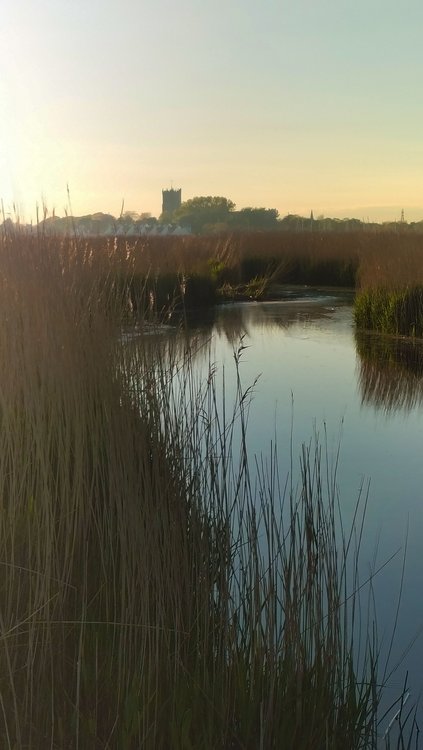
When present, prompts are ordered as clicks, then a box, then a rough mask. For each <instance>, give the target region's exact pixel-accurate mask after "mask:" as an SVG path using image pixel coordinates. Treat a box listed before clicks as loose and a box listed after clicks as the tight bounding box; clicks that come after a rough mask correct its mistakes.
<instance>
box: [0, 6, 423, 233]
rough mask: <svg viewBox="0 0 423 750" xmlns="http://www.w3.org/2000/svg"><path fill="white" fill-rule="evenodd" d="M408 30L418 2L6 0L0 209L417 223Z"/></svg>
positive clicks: (417, 164) (414, 54) (420, 131)
mask: <svg viewBox="0 0 423 750" xmlns="http://www.w3.org/2000/svg"><path fill="white" fill-rule="evenodd" d="M422 32H423V3H422V2H421V0H408V1H407V0H403V2H402V3H400V2H398V0H354V1H353V0H291V1H290V2H285V0H260V2H259V1H258V0H242V1H241V0H213V1H212V0H201V1H199V0H119V2H117V0H114V1H113V2H112V0H5V1H4V3H2V13H1V25H0V197H1V198H2V199H3V201H4V204H5V208H6V211H10V210H11V209H12V204H13V202H15V204H16V205H17V207H18V208H19V212H20V214H21V216H24V217H25V218H28V217H29V216H30V215H31V214H33V210H34V206H35V204H36V202H38V203H39V204H41V203H42V201H45V203H46V204H47V206H48V208H49V209H50V210H51V209H53V208H55V210H56V213H58V214H59V215H63V213H64V208H65V206H66V205H67V189H66V186H67V185H69V189H70V195H71V201H72V210H73V212H74V213H75V214H78V215H80V214H83V213H92V212H94V211H109V212H111V213H113V214H115V215H116V214H118V213H119V212H120V208H121V203H122V199H123V198H124V199H125V208H126V209H128V210H129V209H131V210H136V211H151V212H152V213H153V214H155V215H157V214H159V213H160V210H161V190H162V188H165V187H169V186H170V185H171V182H172V181H173V186H174V187H181V188H182V198H183V199H187V198H189V197H193V196H194V195H225V196H227V197H228V198H231V199H232V200H233V201H234V202H235V203H236V204H237V207H238V208H242V207H244V206H266V207H272V208H277V209H278V210H279V211H280V213H281V214H282V215H285V214H287V213H289V212H290V213H303V214H306V215H308V214H309V213H310V210H311V209H313V211H314V214H315V215H317V214H318V213H324V214H326V215H341V216H342V215H347V214H349V215H352V214H355V215H357V216H358V218H366V217H367V216H370V218H373V217H374V218H385V217H387V216H392V218H399V212H400V210H401V208H402V207H404V209H405V212H406V219H408V220H412V219H414V218H423V97H422V94H421V92H422V88H423V85H422V84H423V80H422V79H423V53H422ZM377 206H379V207H381V208H380V210H375V209H372V208H371V207H377ZM390 206H391V207H392V209H391V210H390V211H388V212H386V211H384V208H383V207H390ZM413 207H414V208H413ZM419 207H422V208H419Z"/></svg>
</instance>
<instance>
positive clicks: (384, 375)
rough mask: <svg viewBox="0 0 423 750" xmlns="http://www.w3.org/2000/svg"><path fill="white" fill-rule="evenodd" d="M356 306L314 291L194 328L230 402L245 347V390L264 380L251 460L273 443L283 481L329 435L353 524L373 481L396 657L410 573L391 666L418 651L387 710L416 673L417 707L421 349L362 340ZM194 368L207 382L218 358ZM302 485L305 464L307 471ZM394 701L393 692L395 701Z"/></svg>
mask: <svg viewBox="0 0 423 750" xmlns="http://www.w3.org/2000/svg"><path fill="white" fill-rule="evenodd" d="M351 302H352V300H351V297H348V296H347V295H345V294H337V293H334V292H326V293H323V292H321V293H317V292H307V295H306V296H304V295H302V296H301V297H296V296H295V295H294V294H292V296H291V297H288V298H287V299H286V300H285V301H278V302H267V303H240V304H233V305H228V306H225V307H221V308H218V309H216V310H214V311H213V312H212V313H210V315H211V316H212V317H211V318H210V319H209V320H208V321H206V322H204V323H199V322H198V321H195V320H194V321H191V326H192V329H193V332H194V331H195V333H196V335H197V336H198V338H199V340H200V341H201V340H202V338H204V339H206V338H207V337H210V347H211V359H212V361H213V362H215V363H216V365H217V368H218V370H222V368H224V369H225V380H226V391H227V394H228V395H229V397H230V394H231V389H233V388H234V383H235V368H234V360H233V352H234V349H236V348H237V347H238V345H239V342H240V339H241V337H243V344H244V346H247V347H248V348H246V349H245V350H244V351H243V353H242V358H241V375H242V378H243V382H244V384H245V386H247V385H249V384H250V383H252V382H253V381H254V380H255V378H256V376H257V375H260V377H259V380H258V382H257V385H256V387H255V394H254V399H253V403H252V406H251V411H250V420H249V441H250V451H251V453H252V454H266V453H268V451H269V447H270V443H271V440H272V439H273V438H274V435H275V433H276V434H277V439H278V451H279V460H280V465H281V474H282V475H283V474H284V472H286V473H288V471H289V452H290V451H289V446H290V442H291V436H292V439H293V445H294V458H295V457H298V459H299V456H300V451H301V445H302V443H308V442H310V439H311V438H312V436H313V434H315V433H316V432H317V433H319V435H320V436H321V438H322V440H323V438H324V435H325V434H326V435H327V444H328V451H329V457H330V458H332V460H334V458H335V456H336V452H337V450H338V448H339V447H340V464H339V468H338V472H337V479H338V486H339V493H340V502H341V505H342V510H343V516H344V518H345V521H346V523H347V524H348V521H350V520H351V519H352V514H353V509H354V507H355V503H356V500H357V496H358V493H359V491H360V487H361V486H362V485H363V481H364V483H365V485H366V483H368V482H370V490H369V502H368V509H367V514H366V523H365V534H364V537H365V538H364V542H363V545H362V551H361V570H362V578H364V577H365V575H366V573H367V572H369V571H370V570H374V569H375V567H376V568H377V567H379V566H380V565H382V563H383V562H384V561H386V560H387V559H388V558H390V557H391V556H392V555H393V554H394V553H397V555H396V557H395V558H394V559H393V560H392V561H391V562H390V563H389V564H387V565H386V566H385V567H384V568H383V569H382V571H381V572H380V573H379V574H378V575H377V576H376V579H375V582H374V589H375V596H376V605H377V616H378V632H379V636H380V637H381V638H382V639H383V638H384V640H383V643H382V648H385V649H387V645H388V642H389V637H390V634H391V632H392V627H393V623H394V619H395V610H396V604H397V597H398V592H399V590H400V581H401V568H402V559H403V554H404V549H405V546H406V547H407V552H406V570H405V585H404V588H403V593H402V601H401V607H400V616H399V622H398V625H397V630H396V636H395V643H394V649H393V657H392V659H391V665H392V666H393V665H394V664H395V662H396V661H397V660H399V659H400V657H401V656H402V654H403V652H404V651H406V650H407V648H408V646H409V645H410V644H411V643H412V642H413V641H414V643H413V645H412V647H411V650H410V651H409V652H408V653H406V655H405V656H404V659H403V661H402V664H401V666H400V667H399V669H398V671H397V672H396V673H395V674H394V675H393V677H392V678H391V680H390V683H389V690H388V693H389V695H388V696H387V697H388V698H389V699H390V698H392V700H394V699H395V698H396V697H398V695H399V693H400V692H401V690H402V687H403V682H404V678H405V673H406V670H408V672H409V675H408V682H409V687H410V688H411V691H412V693H411V697H412V698H413V699H414V701H415V700H416V699H417V698H418V696H419V693H420V690H421V688H422V687H423V635H422V634H421V632H422V633H423V596H422V581H423V451H422V446H423V440H422V437H423V344H420V343H418V344H414V345H412V344H411V343H410V342H405V341H399V340H395V339H389V338H383V337H379V336H375V335H373V336H371V335H368V336H364V335H361V336H359V335H358V334H356V332H355V330H354V324H353V319H352V307H351ZM196 367H197V368H198V373H199V375H200V376H204V377H206V373H207V367H208V358H207V357H206V356H204V357H202V356H201V355H200V356H198V358H197V362H196ZM297 468H298V476H299V462H297ZM389 691H390V692H389Z"/></svg>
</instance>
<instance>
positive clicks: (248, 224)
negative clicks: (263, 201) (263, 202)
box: [231, 208, 279, 229]
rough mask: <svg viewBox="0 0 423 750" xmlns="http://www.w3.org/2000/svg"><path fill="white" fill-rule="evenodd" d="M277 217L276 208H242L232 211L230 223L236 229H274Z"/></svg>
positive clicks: (276, 224)
mask: <svg viewBox="0 0 423 750" xmlns="http://www.w3.org/2000/svg"><path fill="white" fill-rule="evenodd" d="M278 217H279V212H278V211H277V209H276V208H242V209H241V210H240V211H235V212H234V214H233V216H232V220H231V224H232V226H234V227H236V228H237V229H276V227H277V226H278Z"/></svg>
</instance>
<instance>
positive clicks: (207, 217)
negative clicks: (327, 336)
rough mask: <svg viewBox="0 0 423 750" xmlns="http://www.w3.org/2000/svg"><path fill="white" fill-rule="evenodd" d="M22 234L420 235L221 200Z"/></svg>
mask: <svg viewBox="0 0 423 750" xmlns="http://www.w3.org/2000/svg"><path fill="white" fill-rule="evenodd" d="M17 224H19V222H12V220H11V219H10V218H7V219H5V221H4V223H3V226H6V227H7V226H9V227H12V226H16V225H17ZM20 226H21V228H22V229H25V230H26V231H38V232H42V233H45V234H49V235H66V236H70V235H72V234H77V235H79V236H82V237H84V236H86V237H91V236H143V235H178V234H181V235H182V234H183V235H185V234H195V235H208V234H212V235H215V234H221V233H222V232H228V231H241V232H254V231H260V232H264V231H273V232H274V231H284V232H296V233H302V232H317V233H319V232H337V233H341V232H342V233H345V232H356V231H366V232H391V233H392V232H393V233H406V234H409V233H411V234H416V233H423V220H422V221H417V222H411V223H407V222H406V221H404V219H403V218H402V219H401V220H400V221H394V222H384V223H382V224H378V223H376V222H372V223H370V222H364V221H361V220H360V219H356V218H345V219H338V218H330V217H324V216H317V217H314V215H313V212H311V213H310V215H309V216H308V217H305V216H299V215H297V214H288V215H287V216H284V217H280V216H279V212H278V211H277V209H276V208H252V207H247V208H242V209H240V210H236V206H235V203H233V201H231V200H229V199H228V198H224V197H222V196H198V197H195V198H191V199H190V200H187V201H185V202H184V203H182V205H181V206H180V207H179V208H178V209H176V210H175V211H173V212H168V213H164V214H161V216H159V217H158V218H156V217H154V216H152V215H151V214H150V213H137V212H135V211H126V212H122V214H121V215H120V216H119V217H115V216H113V215H112V214H108V213H102V212H98V213H94V214H87V215H85V216H64V217H59V216H56V215H52V216H47V215H45V216H43V218H42V219H41V220H40V221H39V222H37V223H36V224H35V225H34V226H32V225H31V226H29V225H23V224H20Z"/></svg>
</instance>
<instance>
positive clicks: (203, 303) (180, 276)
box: [5, 225, 423, 337]
mask: <svg viewBox="0 0 423 750" xmlns="http://www.w3.org/2000/svg"><path fill="white" fill-rule="evenodd" d="M5 231H6V232H7V231H10V230H9V229H8V228H7V227H6V228H5ZM39 236H40V237H42V236H43V230H42V229H41V230H39ZM110 242H111V243H112V244H113V240H111V241H110ZM89 244H90V247H91V249H92V250H93V252H95V253H96V255H97V256H98V257H99V258H100V257H103V256H104V254H106V255H107V253H108V252H109V251H108V249H107V248H108V247H110V245H108V244H107V241H106V240H105V239H100V238H99V239H95V238H92V239H91V240H89ZM113 246H114V266H113V273H114V274H115V275H118V276H119V274H120V277H121V283H122V285H123V287H122V291H123V288H126V289H127V290H128V292H129V297H128V299H129V303H130V305H131V306H132V308H133V310H135V311H136V312H138V313H139V312H141V311H142V312H144V313H145V312H146V311H147V309H148V308H154V309H155V310H160V311H162V312H164V311H166V310H169V309H175V307H178V306H179V307H184V309H185V310H187V309H188V310H189V309H198V308H200V307H210V306H211V305H213V304H215V303H216V302H219V301H225V300H237V299H241V300H251V299H253V300H258V299H263V298H269V297H272V296H276V297H277V296H279V295H280V292H281V288H282V287H283V285H292V284H297V285H298V284H300V285H316V286H322V285H323V286H338V287H349V288H353V289H355V290H356V292H357V294H356V299H355V319H356V323H357V326H358V327H359V328H362V329H374V330H379V331H381V332H384V333H391V334H395V335H398V334H399V335H406V336H419V337H420V336H422V335H423V270H422V269H423V265H422V262H421V260H422V253H423V234H420V233H418V232H411V231H410V232H407V231H405V226H402V225H398V228H397V231H392V230H391V231H365V230H364V229H361V230H360V231H350V232H346V231H343V232H322V231H303V232H289V231H285V232H280V231H279V232H276V231H275V232H272V231H267V232H232V233H226V234H225V233H223V234H221V235H209V236H183V237H157V236H156V237H155V236H149V237H143V238H133V239H131V240H128V239H125V238H123V237H120V238H117V239H116V240H115V241H114V245H113ZM116 283H117V282H116Z"/></svg>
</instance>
